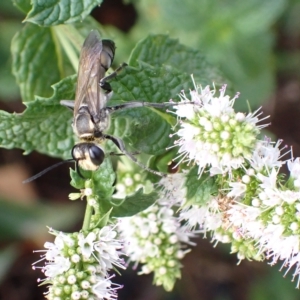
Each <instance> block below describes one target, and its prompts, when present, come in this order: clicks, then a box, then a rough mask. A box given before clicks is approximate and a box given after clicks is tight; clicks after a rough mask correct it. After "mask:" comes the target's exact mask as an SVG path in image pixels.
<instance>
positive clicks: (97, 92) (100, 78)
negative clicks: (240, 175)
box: [24, 31, 174, 182]
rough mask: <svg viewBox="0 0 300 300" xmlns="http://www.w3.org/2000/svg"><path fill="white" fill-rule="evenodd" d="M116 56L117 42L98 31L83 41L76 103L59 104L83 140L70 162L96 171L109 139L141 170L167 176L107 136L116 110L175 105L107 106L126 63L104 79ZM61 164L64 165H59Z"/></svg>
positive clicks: (131, 103)
mask: <svg viewBox="0 0 300 300" xmlns="http://www.w3.org/2000/svg"><path fill="white" fill-rule="evenodd" d="M114 54H115V44H114V42H113V41H111V40H102V39H101V38H100V35H99V33H98V32H97V31H91V32H90V34H89V35H88V37H87V38H86V40H85V41H84V44H83V46H82V50H81V53H80V59H79V70H78V77H77V87H76V95H75V101H73V100H61V101H60V103H61V104H62V105H64V106H66V107H68V108H70V109H72V110H73V112H74V118H73V124H72V126H73V130H74V133H75V134H76V135H77V136H78V137H79V139H80V140H81V141H80V142H79V143H78V144H76V145H75V146H74V147H73V149H72V157H73V159H70V160H68V161H75V162H76V167H77V171H78V173H79V174H80V171H79V168H78V167H81V168H82V169H85V170H91V171H95V170H97V169H98V167H99V166H100V165H101V164H102V162H103V160H104V158H105V153H104V151H103V149H102V148H101V147H100V145H99V144H100V143H101V142H103V141H104V140H110V141H112V142H113V143H114V144H115V145H116V146H117V147H118V148H119V150H120V151H121V152H122V153H123V154H125V155H126V156H127V157H129V158H130V159H131V160H132V161H134V162H135V163H136V164H137V165H139V166H140V167H141V168H143V169H145V170H147V171H149V172H151V173H153V174H156V175H158V176H164V174H163V173H161V172H158V171H155V170H152V169H149V168H147V167H146V166H144V165H143V164H142V163H140V162H139V161H138V160H137V159H136V157H135V156H134V155H133V154H132V153H130V152H128V151H127V150H126V148H125V146H124V142H123V141H122V139H120V138H118V137H115V136H112V135H109V134H106V133H105V131H106V130H107V129H108V127H109V121H110V115H111V114H112V113H113V112H115V111H118V110H122V109H130V108H135V107H143V106H151V107H156V108H164V107H166V106H168V105H172V104H171V103H170V104H168V103H150V102H127V103H125V104H121V105H116V106H106V105H107V102H108V101H109V100H110V98H111V97H112V94H113V91H112V88H111V86H110V84H109V80H111V79H113V78H114V77H116V76H117V73H118V72H119V71H120V70H121V69H122V68H124V67H125V66H126V64H125V63H124V64H122V65H121V66H120V67H119V68H117V69H116V70H115V71H114V72H113V73H111V74H110V75H107V76H105V75H106V71H107V70H108V69H109V68H110V66H111V64H112V62H113V59H114ZM173 105H174V104H173ZM65 162H66V161H65ZM62 163H64V162H61V163H58V164H57V165H60V164H62ZM57 165H54V166H52V167H50V168H48V169H46V170H44V171H42V172H41V173H39V174H37V175H35V176H33V177H31V178H29V179H27V180H25V181H24V182H30V181H32V180H34V179H36V178H37V177H39V176H41V175H43V174H44V173H46V172H47V171H49V170H51V169H52V168H53V167H56V166H57Z"/></svg>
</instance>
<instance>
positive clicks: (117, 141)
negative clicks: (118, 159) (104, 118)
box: [104, 134, 166, 177]
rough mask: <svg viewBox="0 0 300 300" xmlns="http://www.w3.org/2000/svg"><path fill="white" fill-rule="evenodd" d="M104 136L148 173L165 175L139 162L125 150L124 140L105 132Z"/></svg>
mask: <svg viewBox="0 0 300 300" xmlns="http://www.w3.org/2000/svg"><path fill="white" fill-rule="evenodd" d="M104 137H105V138H106V139H109V140H111V141H112V142H113V143H114V144H115V145H116V146H117V147H118V148H119V149H120V151H121V152H123V153H124V154H125V155H126V156H127V157H129V158H130V159H131V160H132V161H133V162H135V163H136V164H137V165H138V166H139V167H141V168H142V169H144V170H146V171H148V172H150V173H153V174H155V175H157V176H160V177H165V176H166V174H164V173H161V172H158V171H155V170H152V169H149V168H148V167H146V166H145V165H144V164H142V163H141V162H139V161H138V160H137V159H136V158H135V156H134V155H133V154H132V153H130V152H127V150H126V149H125V145H124V142H123V141H122V140H121V139H120V138H117V137H114V136H112V135H109V134H105V135H104Z"/></svg>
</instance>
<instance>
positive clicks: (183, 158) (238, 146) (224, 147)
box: [174, 86, 262, 175]
mask: <svg viewBox="0 0 300 300" xmlns="http://www.w3.org/2000/svg"><path fill="white" fill-rule="evenodd" d="M225 91H226V86H223V87H222V89H221V90H220V96H219V97H216V96H215V93H216V91H215V89H214V90H210V88H209V86H207V87H205V88H204V89H202V88H201V87H200V86H195V91H191V92H190V94H191V100H189V99H188V98H187V97H186V95H185V93H184V92H182V93H181V94H180V98H181V102H180V105H177V106H174V108H175V109H176V110H177V111H176V115H177V116H178V117H179V118H180V121H179V122H180V128H179V130H178V131H177V132H176V135H177V136H179V139H178V140H177V141H176V142H175V146H179V157H178V158H180V162H187V163H196V164H197V165H198V167H199V174H201V173H202V172H203V170H204V169H205V168H206V167H208V166H209V167H210V172H211V175H215V174H224V173H226V172H230V171H231V170H232V169H237V168H239V167H241V166H242V164H243V163H244V162H245V160H246V159H249V158H250V157H251V154H252V151H253V149H254V148H255V145H256V142H257V139H256V137H257V134H258V133H259V127H257V125H256V124H257V122H259V119H258V116H259V114H258V112H259V110H258V111H256V112H254V113H252V114H251V113H250V114H248V115H245V114H243V113H235V112H234V109H233V104H234V102H235V99H236V98H237V96H238V95H236V96H235V97H234V98H232V99H230V98H229V96H227V95H225ZM189 104H190V105H189ZM182 118H184V120H182ZM261 127H262V126H260V128H261Z"/></svg>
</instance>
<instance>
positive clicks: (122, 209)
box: [111, 188, 158, 217]
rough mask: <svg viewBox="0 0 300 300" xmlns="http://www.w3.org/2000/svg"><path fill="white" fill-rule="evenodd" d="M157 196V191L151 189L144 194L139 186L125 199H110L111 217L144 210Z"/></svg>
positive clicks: (132, 214)
mask: <svg viewBox="0 0 300 300" xmlns="http://www.w3.org/2000/svg"><path fill="white" fill-rule="evenodd" d="M157 198H158V192H157V191H153V192H151V193H149V194H144V192H143V189H142V188H140V189H139V190H137V191H136V192H135V193H134V194H132V195H129V196H127V197H126V198H125V199H116V198H113V199H112V204H113V210H112V213H111V216H112V217H131V216H134V215H136V214H137V213H139V212H141V211H143V210H145V209H146V208H148V207H149V206H150V205H152V204H153V203H154V202H155V201H156V200H157Z"/></svg>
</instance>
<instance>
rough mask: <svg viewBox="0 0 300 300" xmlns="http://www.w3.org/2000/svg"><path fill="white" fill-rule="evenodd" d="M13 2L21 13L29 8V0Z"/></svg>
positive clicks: (26, 11) (15, 0) (14, 0)
mask: <svg viewBox="0 0 300 300" xmlns="http://www.w3.org/2000/svg"><path fill="white" fill-rule="evenodd" d="M12 2H13V4H14V5H15V6H16V7H17V8H18V9H19V10H20V11H22V12H23V13H25V14H27V13H28V12H29V10H30V9H31V4H30V0H13V1H12Z"/></svg>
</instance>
